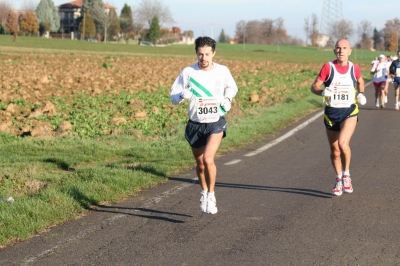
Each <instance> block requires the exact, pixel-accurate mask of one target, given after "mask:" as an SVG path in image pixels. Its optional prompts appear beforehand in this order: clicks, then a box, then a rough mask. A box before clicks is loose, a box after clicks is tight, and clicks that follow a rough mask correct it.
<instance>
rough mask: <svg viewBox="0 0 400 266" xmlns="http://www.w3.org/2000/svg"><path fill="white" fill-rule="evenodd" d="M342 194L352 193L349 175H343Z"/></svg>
mask: <svg viewBox="0 0 400 266" xmlns="http://www.w3.org/2000/svg"><path fill="white" fill-rule="evenodd" d="M343 192H345V193H351V192H353V185H352V184H351V178H350V176H349V175H343Z"/></svg>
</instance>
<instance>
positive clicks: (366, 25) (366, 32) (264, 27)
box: [219, 14, 400, 51]
mask: <svg viewBox="0 0 400 266" xmlns="http://www.w3.org/2000/svg"><path fill="white" fill-rule="evenodd" d="M319 28H320V25H319V21H318V17H317V15H315V14H312V15H311V16H310V17H308V18H305V19H304V31H305V33H306V40H305V44H306V45H311V46H318V45H320V39H321V36H323V35H327V36H329V37H330V40H331V42H328V45H333V40H337V39H341V38H346V39H350V38H351V37H353V35H354V34H355V33H357V34H358V35H357V37H358V41H357V44H356V45H357V47H359V48H361V49H371V48H373V49H376V50H387V51H395V50H396V49H398V47H399V37H400V36H399V35H400V20H399V19H398V18H395V19H392V20H388V21H387V22H386V24H385V27H384V28H383V29H381V30H377V29H376V28H375V29H374V28H373V27H372V24H371V23H370V22H369V21H365V20H364V21H361V22H360V23H359V24H358V25H357V30H355V29H354V26H353V23H352V22H351V21H349V20H345V19H342V20H338V21H336V22H334V23H332V24H331V25H330V26H329V29H328V32H321V31H320V30H319ZM219 39H220V42H225V41H226V40H227V39H228V37H227V36H226V35H225V33H224V31H223V30H222V32H221V35H220V36H219ZM235 40H236V41H237V42H238V43H254V44H278V45H279V44H291V45H304V42H303V41H302V40H301V39H298V38H293V37H292V36H290V35H288V34H287V32H286V29H285V26H284V19H283V18H281V17H279V18H277V19H262V20H251V21H244V20H242V21H239V22H238V23H237V24H236V30H235Z"/></svg>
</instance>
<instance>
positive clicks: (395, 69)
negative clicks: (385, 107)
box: [389, 50, 400, 110]
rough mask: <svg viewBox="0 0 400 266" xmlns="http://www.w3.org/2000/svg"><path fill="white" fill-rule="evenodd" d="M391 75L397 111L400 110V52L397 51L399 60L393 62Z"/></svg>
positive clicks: (390, 69)
mask: <svg viewBox="0 0 400 266" xmlns="http://www.w3.org/2000/svg"><path fill="white" fill-rule="evenodd" d="M389 72H390V75H391V76H392V80H393V87H394V97H395V101H396V103H395V109H396V110H399V87H400V50H398V51H397V58H396V59H395V60H393V61H392V64H391V65H390V67H389Z"/></svg>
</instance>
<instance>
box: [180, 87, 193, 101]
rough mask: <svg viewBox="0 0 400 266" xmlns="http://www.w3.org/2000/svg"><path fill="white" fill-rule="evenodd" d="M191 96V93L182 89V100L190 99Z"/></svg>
mask: <svg viewBox="0 0 400 266" xmlns="http://www.w3.org/2000/svg"><path fill="white" fill-rule="evenodd" d="M192 95H193V93H192V92H191V91H190V90H188V89H183V90H182V92H181V98H182V99H190V98H191V97H192Z"/></svg>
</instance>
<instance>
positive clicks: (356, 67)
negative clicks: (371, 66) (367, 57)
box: [354, 64, 362, 80]
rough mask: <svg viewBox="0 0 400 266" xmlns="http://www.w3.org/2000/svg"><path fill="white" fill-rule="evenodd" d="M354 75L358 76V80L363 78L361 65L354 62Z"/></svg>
mask: <svg viewBox="0 0 400 266" xmlns="http://www.w3.org/2000/svg"><path fill="white" fill-rule="evenodd" d="M354 75H355V76H356V80H359V79H360V78H362V74H361V69H360V66H359V65H356V64H354Z"/></svg>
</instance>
